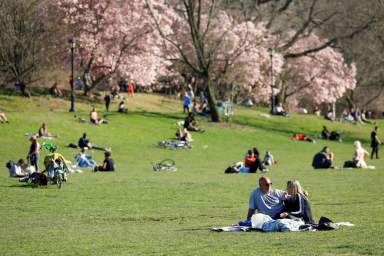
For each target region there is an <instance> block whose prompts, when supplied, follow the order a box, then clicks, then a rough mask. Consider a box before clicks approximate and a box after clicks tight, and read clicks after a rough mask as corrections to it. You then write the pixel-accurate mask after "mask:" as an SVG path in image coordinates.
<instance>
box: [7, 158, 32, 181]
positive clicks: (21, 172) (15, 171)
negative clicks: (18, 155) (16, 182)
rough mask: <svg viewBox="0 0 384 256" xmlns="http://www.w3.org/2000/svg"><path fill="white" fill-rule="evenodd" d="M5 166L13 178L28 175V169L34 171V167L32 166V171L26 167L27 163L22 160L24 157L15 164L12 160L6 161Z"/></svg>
mask: <svg viewBox="0 0 384 256" xmlns="http://www.w3.org/2000/svg"><path fill="white" fill-rule="evenodd" d="M6 167H7V169H8V171H9V176H10V177H15V178H21V177H25V176H28V175H29V173H30V171H31V172H34V168H33V167H32V168H33V171H32V169H30V168H28V163H27V162H26V161H24V159H19V161H17V163H16V164H15V163H14V162H12V161H8V162H7V164H6Z"/></svg>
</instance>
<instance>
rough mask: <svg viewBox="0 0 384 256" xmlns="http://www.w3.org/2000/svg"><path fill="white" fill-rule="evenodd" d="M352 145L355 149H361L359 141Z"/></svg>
mask: <svg viewBox="0 0 384 256" xmlns="http://www.w3.org/2000/svg"><path fill="white" fill-rule="evenodd" d="M353 145H354V146H355V148H361V143H360V141H358V140H357V141H355V142H354V143H353Z"/></svg>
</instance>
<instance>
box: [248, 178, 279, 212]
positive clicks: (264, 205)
mask: <svg viewBox="0 0 384 256" xmlns="http://www.w3.org/2000/svg"><path fill="white" fill-rule="evenodd" d="M284 200H286V192H284V191H282V190H279V189H273V188H272V182H271V179H270V178H268V177H265V176H262V177H260V178H259V187H258V188H257V189H255V190H254V191H253V192H252V193H251V195H250V197H249V207H248V214H247V220H251V217H252V215H253V214H255V212H256V211H257V212H258V213H262V214H265V215H268V216H270V217H271V218H272V219H276V218H278V217H279V215H280V213H281V212H282V211H283V209H284Z"/></svg>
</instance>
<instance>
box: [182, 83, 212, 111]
mask: <svg viewBox="0 0 384 256" xmlns="http://www.w3.org/2000/svg"><path fill="white" fill-rule="evenodd" d="M191 112H192V113H194V114H196V115H202V116H206V115H209V113H210V108H209V104H208V99H207V97H206V95H205V91H201V92H200V97H199V101H198V100H197V97H195V93H194V92H193V89H192V86H191V85H188V86H187V89H186V90H185V92H184V95H183V113H191Z"/></svg>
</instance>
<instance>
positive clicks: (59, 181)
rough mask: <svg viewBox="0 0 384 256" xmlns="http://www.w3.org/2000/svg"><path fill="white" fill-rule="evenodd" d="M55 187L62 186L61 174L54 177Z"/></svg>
mask: <svg viewBox="0 0 384 256" xmlns="http://www.w3.org/2000/svg"><path fill="white" fill-rule="evenodd" d="M56 185H57V187H58V188H61V186H62V185H63V177H62V175H61V173H58V175H57V176H56Z"/></svg>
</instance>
